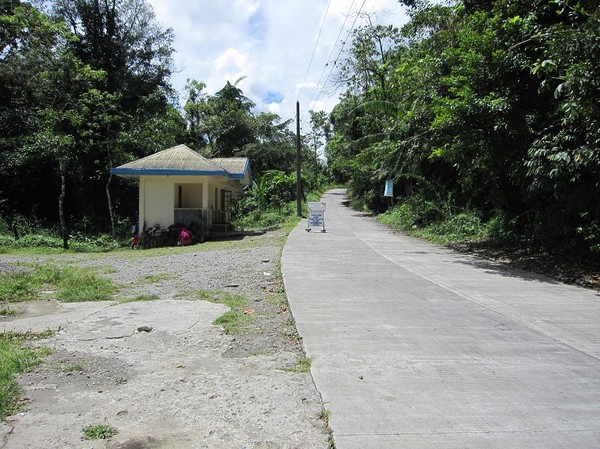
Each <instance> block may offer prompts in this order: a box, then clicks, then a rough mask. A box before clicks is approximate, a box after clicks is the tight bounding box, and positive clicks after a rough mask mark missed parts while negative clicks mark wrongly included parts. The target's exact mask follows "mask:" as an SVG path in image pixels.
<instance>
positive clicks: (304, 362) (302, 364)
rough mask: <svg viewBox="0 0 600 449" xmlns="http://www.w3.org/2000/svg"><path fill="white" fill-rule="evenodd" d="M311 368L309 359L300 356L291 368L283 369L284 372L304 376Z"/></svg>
mask: <svg viewBox="0 0 600 449" xmlns="http://www.w3.org/2000/svg"><path fill="white" fill-rule="evenodd" d="M311 366H312V359H311V358H309V357H305V356H302V357H300V358H299V359H298V360H297V361H296V364H295V365H294V367H293V368H284V371H289V372H291V373H297V374H306V373H310V367H311Z"/></svg>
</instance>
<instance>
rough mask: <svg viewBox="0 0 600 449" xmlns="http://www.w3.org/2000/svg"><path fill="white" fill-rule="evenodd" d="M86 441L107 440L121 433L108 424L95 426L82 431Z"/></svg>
mask: <svg viewBox="0 0 600 449" xmlns="http://www.w3.org/2000/svg"><path fill="white" fill-rule="evenodd" d="M81 433H82V434H83V438H84V439H85V440H107V439H109V438H111V437H114V436H115V435H116V434H117V433H119V431H118V430H117V429H115V428H114V427H112V426H108V425H106V424H94V425H90V426H86V427H84V428H83V429H81Z"/></svg>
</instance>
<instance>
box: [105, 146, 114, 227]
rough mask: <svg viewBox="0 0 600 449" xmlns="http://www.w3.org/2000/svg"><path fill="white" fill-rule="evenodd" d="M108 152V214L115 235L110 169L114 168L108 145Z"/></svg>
mask: <svg viewBox="0 0 600 449" xmlns="http://www.w3.org/2000/svg"><path fill="white" fill-rule="evenodd" d="M107 153H108V167H109V168H108V180H107V181H106V187H105V189H106V201H107V203H108V216H109V217H110V231H111V235H112V236H113V238H114V236H115V214H114V213H113V210H112V198H111V197H110V181H111V180H112V173H111V172H110V169H111V168H112V157H110V147H109V145H107Z"/></svg>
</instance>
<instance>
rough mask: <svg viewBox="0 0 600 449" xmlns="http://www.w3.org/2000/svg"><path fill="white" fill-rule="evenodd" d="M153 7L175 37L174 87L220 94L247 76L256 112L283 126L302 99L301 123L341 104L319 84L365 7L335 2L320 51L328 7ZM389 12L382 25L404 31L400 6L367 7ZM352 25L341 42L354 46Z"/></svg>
mask: <svg viewBox="0 0 600 449" xmlns="http://www.w3.org/2000/svg"><path fill="white" fill-rule="evenodd" d="M148 1H149V3H150V4H151V5H152V6H153V7H154V10H155V13H156V16H157V20H158V21H159V22H160V23H162V24H163V25H164V26H165V27H170V28H173V31H174V33H175V41H174V43H173V46H174V48H175V50H176V52H177V53H176V55H175V64H176V67H178V68H179V69H180V70H179V71H178V72H177V73H175V74H174V75H173V78H172V83H173V86H174V87H175V89H176V90H178V91H179V92H180V93H183V87H184V86H185V83H186V80H187V79H188V78H193V79H196V80H198V81H203V82H205V83H206V85H207V93H209V94H213V93H214V92H216V91H218V90H219V89H221V88H222V87H223V86H224V85H225V83H226V82H227V81H230V82H234V81H236V80H237V79H238V78H240V77H242V76H244V77H246V79H244V80H243V81H242V82H240V84H239V85H238V86H239V87H240V88H241V89H242V90H243V92H244V94H245V95H246V96H248V97H249V98H250V99H251V100H252V101H253V102H254V103H256V108H257V110H258V111H270V112H274V113H276V114H279V115H280V116H281V117H282V119H284V120H287V119H290V118H293V117H294V116H295V113H296V101H297V100H299V101H300V105H301V110H302V111H303V112H302V113H301V116H302V117H304V116H308V113H307V112H306V111H307V110H308V109H309V108H313V109H320V108H322V109H323V110H326V111H329V110H331V108H332V107H333V106H334V105H335V104H336V103H337V102H338V99H337V96H338V94H336V93H333V94H332V93H330V92H325V91H321V89H322V88H323V86H322V84H323V82H324V79H321V85H318V84H317V83H318V82H319V79H320V78H321V76H322V75H323V74H324V75H325V76H326V75H327V74H328V73H329V68H327V69H326V70H324V68H325V64H326V63H327V60H328V58H329V56H330V55H332V54H333V57H335V56H337V54H338V52H339V43H338V42H337V41H336V39H337V37H338V35H339V34H340V29H341V27H342V24H343V23H344V20H345V19H346V17H347V16H348V14H352V13H354V12H356V10H357V8H358V6H359V5H360V4H362V2H360V1H356V2H354V6H353V8H352V9H350V4H351V3H352V2H349V1H348V0H331V3H330V6H329V11H328V13H327V16H326V20H325V22H324V26H323V29H322V32H321V36H320V38H319V42H318V45H317V46H316V48H315V43H316V39H317V36H318V34H319V29H320V26H321V23H322V21H323V17H324V16H325V10H326V7H327V3H328V0H309V1H298V0H234V1H232V2H224V1H222V0H196V1H190V0H169V1H166V0H148ZM384 10H385V11H392V14H391V15H390V14H388V15H387V16H384V15H382V16H378V18H377V20H378V21H379V22H382V23H394V24H396V25H401V24H402V23H403V21H404V20H405V19H404V16H403V14H402V11H401V8H400V6H399V4H398V2H397V0H367V1H366V2H365V7H364V10H363V11H367V12H369V13H374V12H376V11H384ZM353 20H354V16H350V17H348V18H347V19H346V25H345V28H344V30H343V31H342V33H341V36H340V39H341V40H345V39H347V37H348V30H349V29H350V26H351V24H352V22H353ZM359 22H360V21H359ZM313 50H314V56H313V60H312V63H311V65H310V70H308V72H307V69H308V67H309V61H310V60H311V56H312V55H313ZM319 92H321V95H320V96H319V98H318V101H316V103H315V100H316V98H317V95H318V94H319ZM274 99H275V100H274Z"/></svg>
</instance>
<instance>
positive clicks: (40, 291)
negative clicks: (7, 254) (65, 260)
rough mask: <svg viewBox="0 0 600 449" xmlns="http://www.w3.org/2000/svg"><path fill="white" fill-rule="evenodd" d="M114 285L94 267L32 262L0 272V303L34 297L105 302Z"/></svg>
mask: <svg viewBox="0 0 600 449" xmlns="http://www.w3.org/2000/svg"><path fill="white" fill-rule="evenodd" d="M116 290H117V287H116V285H115V284H114V283H113V282H112V281H111V280H109V279H107V278H105V277H102V276H100V275H98V273H97V269H96V268H79V267H74V266H60V267H59V266H56V265H52V264H50V263H47V264H32V265H27V266H23V267H22V269H21V270H15V271H9V272H7V273H3V274H0V303H4V304H10V303H14V302H20V301H32V300H36V299H56V300H58V301H62V302H81V301H107V300H110V299H113V294H114V293H115V292H116Z"/></svg>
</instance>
